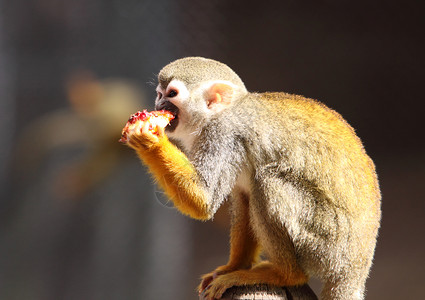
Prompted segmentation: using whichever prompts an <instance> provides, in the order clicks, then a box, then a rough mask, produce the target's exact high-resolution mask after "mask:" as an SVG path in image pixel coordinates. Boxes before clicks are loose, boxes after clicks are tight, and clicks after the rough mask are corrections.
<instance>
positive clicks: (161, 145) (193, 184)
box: [129, 129, 211, 220]
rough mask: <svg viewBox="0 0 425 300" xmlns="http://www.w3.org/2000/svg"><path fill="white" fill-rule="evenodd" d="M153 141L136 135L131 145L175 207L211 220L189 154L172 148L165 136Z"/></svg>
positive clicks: (202, 218) (198, 217)
mask: <svg viewBox="0 0 425 300" xmlns="http://www.w3.org/2000/svg"><path fill="white" fill-rule="evenodd" d="M157 139H158V141H155V142H150V141H149V136H148V137H147V136H144V135H137V134H133V135H132V136H130V140H129V146H130V147H132V148H134V149H135V150H136V151H137V154H138V155H139V157H140V158H141V160H142V161H143V162H144V163H145V164H146V165H147V166H148V167H149V171H150V172H151V173H152V174H153V175H154V177H155V179H156V180H157V182H158V184H159V185H160V186H161V187H162V188H163V189H164V191H165V193H166V194H167V196H168V197H169V198H170V199H171V200H172V201H173V203H174V205H175V206H176V207H177V208H178V209H179V210H180V211H181V212H182V213H184V214H187V215H189V216H191V217H192V218H195V219H201V220H206V219H209V218H211V212H210V209H209V208H210V207H209V205H208V202H207V199H206V196H205V192H204V191H203V190H202V188H200V185H199V178H198V175H197V173H196V171H195V168H194V167H193V165H192V164H191V163H190V161H189V160H188V159H187V157H186V155H185V154H184V153H183V152H181V151H180V150H179V149H178V148H177V147H176V146H175V145H173V144H172V143H171V142H170V141H169V140H168V138H167V136H166V135H165V134H163V129H162V135H160V136H159V138H157Z"/></svg>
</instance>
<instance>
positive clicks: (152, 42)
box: [0, 0, 425, 300]
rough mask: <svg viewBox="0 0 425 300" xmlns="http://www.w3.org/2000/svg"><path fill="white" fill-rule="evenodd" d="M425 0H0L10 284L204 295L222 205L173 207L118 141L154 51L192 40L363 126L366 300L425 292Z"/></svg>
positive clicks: (19, 291)
mask: <svg viewBox="0 0 425 300" xmlns="http://www.w3.org/2000/svg"><path fill="white" fill-rule="evenodd" d="M420 3H421V2H420V1H417V2H414V1H410V0H409V1H382V2H381V1H366V0H359V1H335V0H325V1H302V2H301V1H275V2H268V1H249V0H245V1H243V2H242V1H234V0H230V1H217V0H209V1H195V0H174V1H172V0H119V1H118V0H75V1H58V0H14V1H7V0H1V1H0V140H1V143H0V299H6V300H11V299H19V300H22V299H24V300H25V299H31V300H33V299H35V300H38V299H43V300H45V299H46V300H50V299H52V300H56V299H72V300H73V299H79V300H80V299H196V297H197V295H196V293H195V288H196V286H197V284H198V282H199V279H198V278H199V276H200V274H203V273H206V272H209V271H211V270H213V269H214V268H215V267H216V266H218V265H222V264H224V263H225V262H226V261H227V254H228V216H227V212H226V208H225V207H224V208H223V209H221V210H220V211H219V213H218V215H217V217H216V219H215V221H214V222H207V223H202V222H197V221H193V220H190V219H188V218H186V217H184V216H182V215H180V214H179V213H178V212H177V211H176V210H174V209H173V208H172V207H171V206H170V204H169V203H167V200H166V199H165V197H164V196H163V194H162V193H161V191H159V190H157V188H156V186H155V185H154V184H153V182H152V180H151V179H150V178H149V177H148V176H147V175H146V170H145V169H144V167H143V166H142V165H141V164H140V163H139V161H138V160H137V158H136V157H135V155H134V153H133V152H132V151H129V149H127V148H126V147H124V146H122V145H120V144H119V143H118V142H117V140H118V138H119V136H120V131H121V128H122V127H123V125H124V124H125V122H126V121H127V118H128V116H129V114H130V113H132V112H134V111H136V110H139V109H143V108H148V109H151V108H152V107H153V100H154V97H155V92H154V89H155V82H156V74H157V73H158V72H159V70H160V69H161V67H162V66H164V65H165V64H167V63H169V62H170V61H172V60H174V59H176V58H179V57H182V56H191V55H200V56H206V57H210V58H214V59H217V60H220V61H223V62H225V63H227V64H228V65H229V66H230V67H232V68H233V69H234V70H235V71H236V72H237V73H238V74H239V75H240V76H241V78H242V79H243V80H244V82H245V84H246V86H247V87H248V89H249V90H251V91H285V92H289V93H295V94H301V95H304V96H306V97H310V98H315V99H318V100H320V101H322V102H324V103H325V104H326V105H328V106H330V107H331V108H333V109H335V110H337V111H338V112H340V113H341V114H342V115H343V116H344V117H345V118H346V119H347V120H348V122H349V123H350V124H351V125H352V126H353V127H354V128H356V131H357V133H358V135H359V136H360V137H361V139H362V140H363V142H364V144H365V147H366V150H367V152H368V154H369V155H370V156H371V157H372V158H373V159H374V161H375V163H376V165H377V170H378V174H379V178H380V183H381V188H382V193H383V203H382V204H383V205H382V208H383V220H382V227H381V231H380V237H379V241H378V246H377V250H376V256H375V262H374V266H373V269H372V272H371V274H370V279H369V280H368V282H367V290H368V294H367V299H420V298H422V297H423V287H422V285H423V282H424V281H425V275H424V274H425V261H424V258H423V257H424V253H425V239H424V236H425V221H424V220H425V218H424V213H425V201H424V200H425V199H424V191H423V190H424V189H423V186H424V180H425V142H424V133H423V129H424V126H423V116H424V112H425V110H424V106H423V103H422V102H423V100H424V98H423V96H422V95H423V91H422V90H423V85H424V67H425V65H424V62H425V60H424V55H423V54H424V50H425V49H424V31H423V29H422V28H425V26H424V25H425V24H424V23H425V18H424V7H423V6H420V5H419V4H420ZM312 285H313V287H314V288H315V289H316V291H317V290H318V289H319V288H320V285H319V284H318V283H317V282H313V284H312Z"/></svg>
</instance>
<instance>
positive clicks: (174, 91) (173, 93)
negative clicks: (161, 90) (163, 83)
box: [167, 90, 177, 98]
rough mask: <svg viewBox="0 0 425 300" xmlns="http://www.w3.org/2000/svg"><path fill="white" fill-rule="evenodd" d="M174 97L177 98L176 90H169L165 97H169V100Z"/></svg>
mask: <svg viewBox="0 0 425 300" xmlns="http://www.w3.org/2000/svg"><path fill="white" fill-rule="evenodd" d="M175 96H177V91H176V90H171V91H170V92H169V93H168V96H167V97H169V98H173V97H175Z"/></svg>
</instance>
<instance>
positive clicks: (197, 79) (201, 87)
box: [155, 57, 248, 140]
mask: <svg viewBox="0 0 425 300" xmlns="http://www.w3.org/2000/svg"><path fill="white" fill-rule="evenodd" d="M158 82H159V84H158V87H157V89H156V91H157V98H156V100H155V109H156V110H162V109H165V110H168V111H170V112H172V113H173V114H174V115H175V119H174V120H173V121H171V123H170V125H169V126H167V128H166V132H167V134H168V135H169V136H170V137H172V138H176V139H178V140H186V139H188V138H189V139H190V137H188V135H192V136H193V134H196V132H199V131H200V129H201V128H202V127H203V126H207V124H208V121H209V120H210V119H211V118H213V117H214V116H215V115H216V114H218V113H224V111H225V110H226V109H229V108H230V107H231V106H233V105H234V104H235V102H237V100H238V99H240V98H241V97H242V96H244V95H246V94H247V93H248V91H247V90H246V88H245V85H244V83H243V82H242V80H241V79H240V78H239V76H238V75H237V74H236V73H235V72H234V71H233V70H232V69H230V68H229V67H228V66H227V65H225V64H223V63H220V62H218V61H215V60H212V59H206V58H202V57H186V58H182V59H178V60H176V61H174V62H172V63H170V64H168V65H167V66H165V67H164V68H163V69H162V70H161V71H160V73H159V75H158Z"/></svg>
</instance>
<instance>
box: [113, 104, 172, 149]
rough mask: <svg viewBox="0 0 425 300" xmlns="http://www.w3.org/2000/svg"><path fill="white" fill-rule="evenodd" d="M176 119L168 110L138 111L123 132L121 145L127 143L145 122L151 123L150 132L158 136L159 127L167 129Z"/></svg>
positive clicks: (131, 117)
mask: <svg viewBox="0 0 425 300" xmlns="http://www.w3.org/2000/svg"><path fill="white" fill-rule="evenodd" d="M172 119H174V115H173V114H172V113H171V112H169V111H166V110H158V111H151V112H148V111H147V110H146V109H145V110H143V111H138V112H136V113H135V114H132V115H131V116H130V119H128V122H127V124H125V126H124V128H123V130H122V132H121V138H120V140H119V141H120V142H121V143H127V142H128V137H129V135H130V134H132V133H134V132H135V131H136V130H137V129H140V128H141V127H142V126H143V125H144V124H145V122H148V123H149V130H150V131H151V132H152V133H153V134H157V133H158V130H157V126H159V127H162V128H164V127H166V126H167V125H168V124H169V123H170V121H171V120H172Z"/></svg>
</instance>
